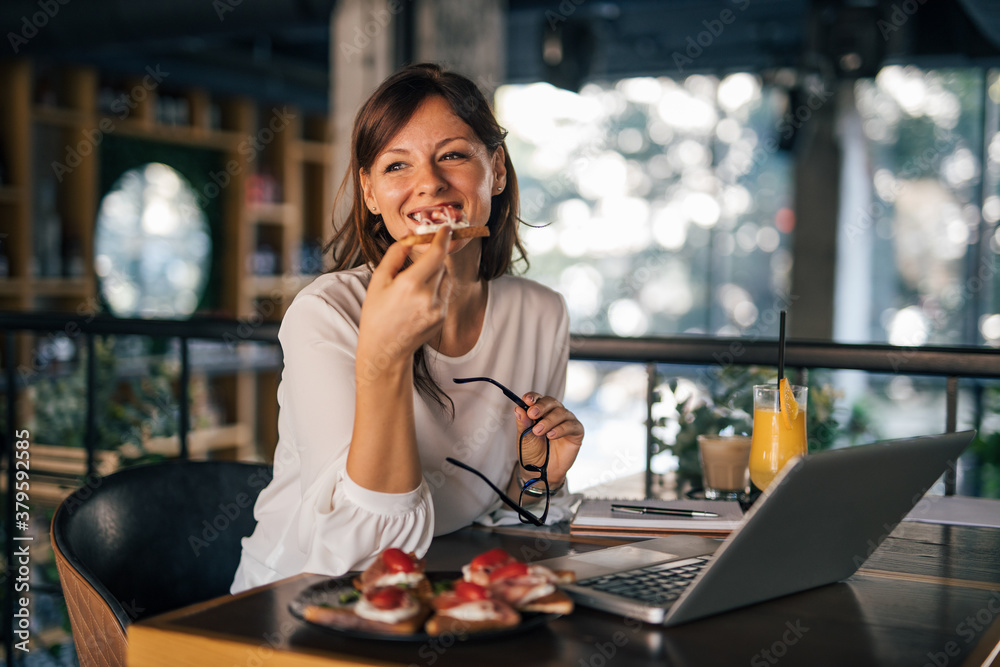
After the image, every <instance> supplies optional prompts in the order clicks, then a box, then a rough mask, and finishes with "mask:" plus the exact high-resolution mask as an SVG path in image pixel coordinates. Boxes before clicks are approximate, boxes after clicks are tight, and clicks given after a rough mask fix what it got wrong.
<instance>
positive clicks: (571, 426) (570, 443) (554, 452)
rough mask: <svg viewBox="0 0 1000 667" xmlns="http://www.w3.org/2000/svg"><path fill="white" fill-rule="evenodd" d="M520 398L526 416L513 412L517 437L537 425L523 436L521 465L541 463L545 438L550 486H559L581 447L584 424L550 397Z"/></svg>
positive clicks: (522, 412)
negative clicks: (523, 463)
mask: <svg viewBox="0 0 1000 667" xmlns="http://www.w3.org/2000/svg"><path fill="white" fill-rule="evenodd" d="M521 398H522V399H523V400H524V402H525V403H527V404H528V412H527V414H525V412H524V410H522V409H521V408H514V415H515V416H516V418H517V434H518V437H520V435H521V433H522V432H523V431H524V429H526V428H528V427H529V426H531V423H532V422H533V421H537V423H536V424H535V426H534V428H533V429H532V432H531V433H529V434H528V435H526V436H524V443H523V446H524V462H525V463H533V464H536V465H537V464H541V463H542V461H543V460H544V459H545V438H546V437H547V438H548V439H549V468H548V478H549V486H550V487H557V486H561V485H562V483H563V481H564V480H565V479H566V472H567V471H568V470H569V469H570V466H572V465H573V462H574V461H575V460H576V455H577V454H578V453H579V452H580V445H582V444H583V424H581V423H580V420H579V419H577V418H576V415H574V414H573V413H572V412H570V411H569V410H567V409H566V408H565V406H563V404H562V403H560V402H559V401H558V400H557V399H555V398H553V397H552V396H543V395H541V394H539V393H536V392H528V393H527V394H525V395H524V396H522V397H521Z"/></svg>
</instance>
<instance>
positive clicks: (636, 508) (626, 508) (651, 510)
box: [611, 505, 719, 517]
mask: <svg viewBox="0 0 1000 667" xmlns="http://www.w3.org/2000/svg"><path fill="white" fill-rule="evenodd" d="M611 510H612V511H614V512H628V513H629V514H666V515H668V516H686V517H696V516H704V517H718V516H719V515H718V514H716V513H715V512H703V511H701V510H685V509H674V508H670V507H642V506H641V505H612V506H611Z"/></svg>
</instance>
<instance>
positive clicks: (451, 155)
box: [441, 151, 466, 160]
mask: <svg viewBox="0 0 1000 667" xmlns="http://www.w3.org/2000/svg"><path fill="white" fill-rule="evenodd" d="M464 157H466V155H465V153H459V152H458V151H449V152H447V153H445V154H444V155H442V156H441V159H442V160H461V159H462V158H464Z"/></svg>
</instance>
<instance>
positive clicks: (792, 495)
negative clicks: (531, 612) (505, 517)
mask: <svg viewBox="0 0 1000 667" xmlns="http://www.w3.org/2000/svg"><path fill="white" fill-rule="evenodd" d="M974 436H975V431H964V432H962V433H948V434H944V435H934V436H924V437H917V438H907V439H902V440H892V441H885V442H879V443H875V444H872V445H864V446H860V447H850V448H846V449H837V450H830V451H824V452H818V453H816V454H812V455H810V456H807V457H804V458H800V459H798V460H797V461H796V462H795V463H793V464H791V465H788V466H786V467H785V469H784V470H782V472H781V473H780V474H779V476H778V477H777V478H775V482H774V484H772V485H771V487H770V488H769V489H768V491H766V492H765V493H764V494H763V495H762V496H761V497H760V498H759V499H758V500H757V502H756V503H755V504H754V506H753V507H752V508H751V509H750V511H749V512H747V514H746V516H745V517H744V519H743V521H742V523H741V524H740V525H739V527H738V528H737V529H736V530H734V531H733V532H732V533H731V534H730V535H729V537H728V538H726V540H725V541H723V542H721V543H720V542H718V541H717V540H711V539H706V538H702V537H695V536H690V535H671V536H668V537H661V538H656V539H652V540H646V541H642V542H636V543H634V544H630V545H622V546H616V547H609V548H607V549H599V550H596V551H591V552H588V553H582V554H576V555H572V556H564V557H561V558H553V559H549V560H545V561H542V562H541V563H542V564H543V565H547V566H548V567H551V568H553V569H560V570H574V571H575V572H576V578H577V581H576V583H575V584H571V585H567V586H564V589H565V590H566V592H567V593H568V594H569V595H571V596H572V597H573V598H574V599H575V600H576V601H577V602H578V603H579V604H581V605H584V606H588V607H595V608H597V609H602V610H605V611H609V612H613V613H617V614H624V615H627V616H630V617H633V618H638V619H641V620H644V621H646V622H649V623H659V624H663V625H676V624H679V623H685V622H687V621H692V620H694V619H698V618H703V617H705V616H710V615H712V614H718V613H720V612H723V611H728V610H730V609H736V608H737V607H743V606H746V605H750V604H754V603H757V602H762V601H764V600H769V599H771V598H776V597H780V596H782V595H788V594H790V593H797V592H799V591H803V590H806V589H809V588H815V587H817V586H823V585H825V584H830V583H834V582H836V581H841V580H843V579H846V578H847V577H849V576H851V575H852V574H854V572H855V571H856V570H857V569H858V568H859V567H861V565H862V563H864V562H865V560H866V559H867V558H868V556H870V555H871V553H872V552H873V551H874V550H875V548H876V547H877V545H878V544H880V543H881V542H882V540H884V539H885V538H886V537H888V535H889V533H890V532H892V529H893V528H895V526H896V524H898V523H899V522H900V521H901V520H902V519H903V517H904V516H906V514H907V513H908V512H909V511H910V510H911V509H912V508H913V507H914V505H916V504H917V502H919V501H920V499H921V498H922V497H923V495H924V493H926V492H927V490H928V489H930V487H931V486H932V485H933V484H934V483H935V482H936V481H937V479H938V478H939V477H940V476H941V475H942V474H943V473H944V472H945V471H946V470H947V469H948V467H949V466H953V465H954V461H955V459H957V458H958V456H959V454H961V453H962V450H964V449H965V448H966V447H967V446H968V444H969V443H970V442H971V441H972V438H973V437H974Z"/></svg>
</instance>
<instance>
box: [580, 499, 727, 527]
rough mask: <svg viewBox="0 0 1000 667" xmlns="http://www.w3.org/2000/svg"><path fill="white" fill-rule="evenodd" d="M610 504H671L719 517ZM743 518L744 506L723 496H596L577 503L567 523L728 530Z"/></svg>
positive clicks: (675, 506) (594, 525)
mask: <svg viewBox="0 0 1000 667" xmlns="http://www.w3.org/2000/svg"><path fill="white" fill-rule="evenodd" d="M612 505H628V506H636V507H649V508H670V509H682V510H696V511H704V512H713V513H715V514H718V515H719V516H718V517H700V516H697V517H677V516H664V515H662V514H636V513H632V512H618V511H614V510H612V508H611V506H612ZM742 520H743V509H742V508H741V507H740V504H739V503H738V502H736V501H735V500H733V501H722V500H612V499H606V500H595V499H586V500H584V501H583V502H582V503H580V507H579V509H577V511H576V516H575V517H573V521H572V523H571V524H570V532H577V533H579V532H602V533H611V532H616V531H617V532H621V533H633V532H636V531H638V532H644V531H648V532H685V533H686V532H691V533H728V532H730V531H732V530H733V529H734V528H736V526H738V525H739V523H740V522H741V521H742Z"/></svg>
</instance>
